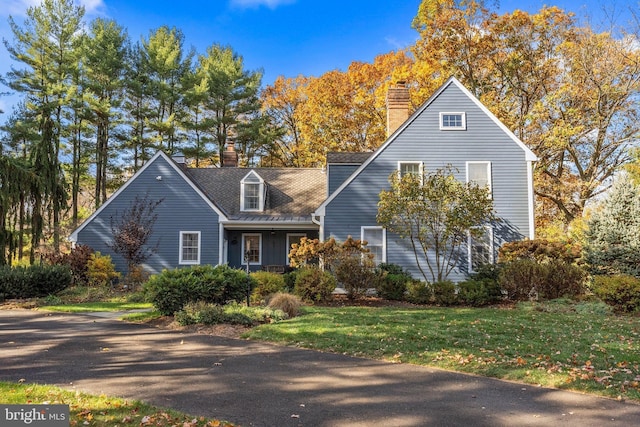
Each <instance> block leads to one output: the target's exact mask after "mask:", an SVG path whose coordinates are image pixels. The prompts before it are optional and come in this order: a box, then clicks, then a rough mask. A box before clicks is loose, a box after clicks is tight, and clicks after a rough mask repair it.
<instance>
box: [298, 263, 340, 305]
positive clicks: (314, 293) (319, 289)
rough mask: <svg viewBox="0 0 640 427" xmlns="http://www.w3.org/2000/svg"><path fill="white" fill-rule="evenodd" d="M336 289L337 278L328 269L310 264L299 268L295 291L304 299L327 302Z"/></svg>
mask: <svg viewBox="0 0 640 427" xmlns="http://www.w3.org/2000/svg"><path fill="white" fill-rule="evenodd" d="M335 289H336V279H335V277H333V275H332V274H331V273H329V272H327V271H322V270H320V269H319V268H318V267H314V266H308V267H305V268H302V269H300V270H299V272H298V274H297V276H296V284H295V287H294V293H295V294H296V295H298V296H299V297H300V298H302V300H303V301H309V302H325V301H327V300H328V299H329V298H330V297H331V293H332V292H333V291H334V290H335Z"/></svg>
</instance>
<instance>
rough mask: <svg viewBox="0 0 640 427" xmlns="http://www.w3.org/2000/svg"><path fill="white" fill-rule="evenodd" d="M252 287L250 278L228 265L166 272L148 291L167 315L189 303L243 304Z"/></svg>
mask: <svg viewBox="0 0 640 427" xmlns="http://www.w3.org/2000/svg"><path fill="white" fill-rule="evenodd" d="M250 288H251V278H250V276H247V274H246V273H245V272H244V271H242V270H236V269H233V268H231V267H229V266H227V265H218V266H216V267H213V266H211V265H199V266H194V267H187V268H179V269H174V270H164V271H163V272H162V273H161V274H157V275H154V276H152V277H151V278H150V279H149V280H148V281H147V283H146V284H145V292H147V294H148V295H149V298H150V299H151V301H152V302H153V305H154V306H155V307H156V309H158V311H160V313H162V314H164V315H171V314H173V313H175V312H177V311H179V310H181V309H182V307H184V305H185V304H187V303H188V302H196V301H204V302H209V303H212V304H219V305H222V304H225V303H227V302H228V301H243V300H244V299H245V298H246V295H247V291H248V289H250Z"/></svg>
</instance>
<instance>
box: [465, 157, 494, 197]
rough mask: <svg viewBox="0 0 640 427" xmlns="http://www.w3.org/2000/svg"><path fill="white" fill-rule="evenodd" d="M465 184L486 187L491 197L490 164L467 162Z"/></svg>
mask: <svg viewBox="0 0 640 427" xmlns="http://www.w3.org/2000/svg"><path fill="white" fill-rule="evenodd" d="M467 182H474V183H476V184H477V185H478V186H479V187H487V190H489V197H491V194H492V189H491V162H467Z"/></svg>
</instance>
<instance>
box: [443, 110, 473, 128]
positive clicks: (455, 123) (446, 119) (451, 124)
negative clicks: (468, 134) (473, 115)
mask: <svg viewBox="0 0 640 427" xmlns="http://www.w3.org/2000/svg"><path fill="white" fill-rule="evenodd" d="M466 119H467V118H466V115H465V113H440V130H465V129H466V128H467V120H466Z"/></svg>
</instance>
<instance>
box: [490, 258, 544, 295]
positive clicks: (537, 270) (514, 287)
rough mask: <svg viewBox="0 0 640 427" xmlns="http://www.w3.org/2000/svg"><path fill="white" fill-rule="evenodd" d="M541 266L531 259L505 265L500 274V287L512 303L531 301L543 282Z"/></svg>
mask: <svg viewBox="0 0 640 427" xmlns="http://www.w3.org/2000/svg"><path fill="white" fill-rule="evenodd" d="M544 275H545V274H544V271H543V267H542V265H541V264H538V263H537V262H536V261H534V260H532V259H519V260H516V261H512V262H509V263H507V264H506V265H505V266H504V268H503V269H502V271H501V272H500V287H501V288H502V290H504V291H505V292H506V294H507V298H508V299H510V300H512V301H524V300H528V299H532V298H533V296H534V295H536V292H537V290H538V289H539V288H540V286H541V285H542V283H543V282H544V280H545V278H544Z"/></svg>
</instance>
